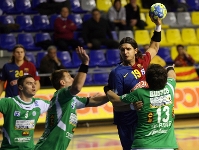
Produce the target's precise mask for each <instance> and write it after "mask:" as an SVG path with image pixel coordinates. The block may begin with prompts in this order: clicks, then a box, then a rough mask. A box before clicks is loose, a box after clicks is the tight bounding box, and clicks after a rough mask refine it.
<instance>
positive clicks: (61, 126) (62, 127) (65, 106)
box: [35, 47, 108, 150]
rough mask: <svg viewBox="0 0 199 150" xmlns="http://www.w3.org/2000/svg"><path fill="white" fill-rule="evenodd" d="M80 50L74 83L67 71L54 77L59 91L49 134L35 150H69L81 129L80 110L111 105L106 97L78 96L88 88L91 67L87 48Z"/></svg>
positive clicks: (48, 122)
mask: <svg viewBox="0 0 199 150" xmlns="http://www.w3.org/2000/svg"><path fill="white" fill-rule="evenodd" d="M78 49H79V51H80V52H81V55H80V59H81V60H82V65H81V66H80V68H79V71H78V74H77V75H76V77H75V78H74V79H73V78H72V77H71V76H70V74H69V73H68V71H67V70H66V69H62V70H57V71H55V72H54V73H52V75H51V82H52V85H53V87H54V88H55V89H56V90H57V91H56V92H55V94H54V96H53V98H52V99H51V102H50V107H49V110H48V113H47V117H46V127H45V131H44V133H43V135H42V137H41V138H40V139H39V141H38V143H37V144H36V146H35V150H66V148H67V147H68V144H69V142H70V140H71V139H72V137H73V133H74V131H75V128H76V125H77V115H76V108H83V107H85V106H86V107H90V106H99V105H102V104H104V103H106V102H107V101H108V99H107V97H106V96H101V97H95V98H87V97H78V96H75V95H76V94H78V93H79V92H80V90H81V88H82V87H83V85H84V82H85V79H86V73H87V71H88V64H89V57H88V55H87V54H86V52H85V51H84V50H83V48H80V47H79V48H78Z"/></svg>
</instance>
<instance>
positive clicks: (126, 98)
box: [120, 90, 138, 103]
mask: <svg viewBox="0 0 199 150" xmlns="http://www.w3.org/2000/svg"><path fill="white" fill-rule="evenodd" d="M120 100H121V101H122V102H124V103H134V102H136V101H138V96H137V90H135V91H133V92H131V93H129V94H124V95H122V96H120Z"/></svg>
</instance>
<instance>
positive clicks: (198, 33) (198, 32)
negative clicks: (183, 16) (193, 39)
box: [196, 28, 199, 40]
mask: <svg viewBox="0 0 199 150" xmlns="http://www.w3.org/2000/svg"><path fill="white" fill-rule="evenodd" d="M196 36H197V38H198V40H199V28H197V29H196Z"/></svg>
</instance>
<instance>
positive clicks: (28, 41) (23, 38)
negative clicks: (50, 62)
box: [17, 33, 41, 51]
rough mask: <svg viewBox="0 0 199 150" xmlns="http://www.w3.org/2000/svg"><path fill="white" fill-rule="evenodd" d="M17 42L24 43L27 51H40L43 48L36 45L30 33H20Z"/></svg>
mask: <svg viewBox="0 0 199 150" xmlns="http://www.w3.org/2000/svg"><path fill="white" fill-rule="evenodd" d="M17 43H18V44H22V45H23V46H24V47H25V49H26V50H27V51H39V50H41V48H39V47H36V46H35V44H34V39H33V37H32V34H30V33H20V34H18V37H17Z"/></svg>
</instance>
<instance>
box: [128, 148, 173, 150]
mask: <svg viewBox="0 0 199 150" xmlns="http://www.w3.org/2000/svg"><path fill="white" fill-rule="evenodd" d="M131 150H174V149H140V148H138V149H135V148H133V149H131Z"/></svg>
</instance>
